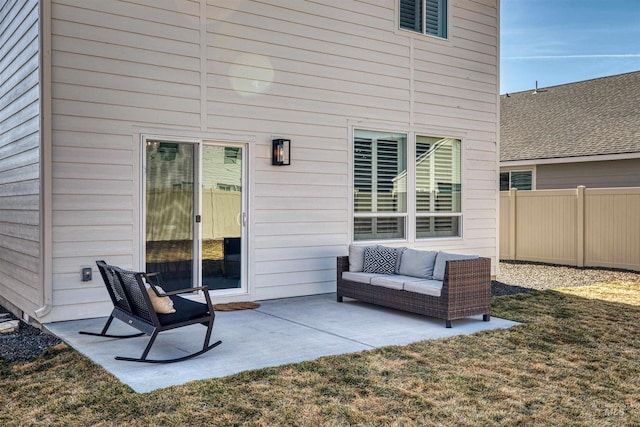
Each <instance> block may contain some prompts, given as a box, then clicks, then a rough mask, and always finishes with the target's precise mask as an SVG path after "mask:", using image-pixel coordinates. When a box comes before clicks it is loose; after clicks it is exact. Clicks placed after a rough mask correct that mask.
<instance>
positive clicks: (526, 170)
mask: <svg viewBox="0 0 640 427" xmlns="http://www.w3.org/2000/svg"><path fill="white" fill-rule="evenodd" d="M512 172H531V190H535V189H536V170H535V168H513V169H511V168H510V169H501V170H500V175H502V174H503V173H508V174H509V190H511V189H512V188H514V187H513V186H512V185H511V183H512V180H511V173H512ZM498 178H499V177H498ZM509 190H501V189H500V181H499V180H498V191H509ZM522 191H526V190H522Z"/></svg>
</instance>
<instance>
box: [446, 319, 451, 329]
mask: <svg viewBox="0 0 640 427" xmlns="http://www.w3.org/2000/svg"><path fill="white" fill-rule="evenodd" d="M444 324H445V326H446V327H447V328H450V327H451V320H445V321H444Z"/></svg>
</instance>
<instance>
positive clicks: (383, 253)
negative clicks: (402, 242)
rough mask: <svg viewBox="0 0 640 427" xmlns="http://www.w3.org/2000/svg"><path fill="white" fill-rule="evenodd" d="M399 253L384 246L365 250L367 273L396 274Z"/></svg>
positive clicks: (364, 268)
mask: <svg viewBox="0 0 640 427" xmlns="http://www.w3.org/2000/svg"><path fill="white" fill-rule="evenodd" d="M397 261H398V251H397V250H396V249H395V248H386V247H384V246H378V247H368V248H366V249H365V250H364V266H363V269H362V271H363V272H365V273H379V274H395V272H396V262H397Z"/></svg>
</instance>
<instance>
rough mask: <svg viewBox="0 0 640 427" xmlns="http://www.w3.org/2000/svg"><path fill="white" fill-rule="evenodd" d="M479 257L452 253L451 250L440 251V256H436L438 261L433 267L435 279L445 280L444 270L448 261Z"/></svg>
mask: <svg viewBox="0 0 640 427" xmlns="http://www.w3.org/2000/svg"><path fill="white" fill-rule="evenodd" d="M478 258H479V257H478V255H460V254H452V253H449V252H438V256H436V263H435V265H434V267H433V279H434V280H444V270H445V267H446V265H447V261H460V260H465V259H478Z"/></svg>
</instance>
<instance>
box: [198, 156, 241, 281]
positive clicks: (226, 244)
mask: <svg viewBox="0 0 640 427" xmlns="http://www.w3.org/2000/svg"><path fill="white" fill-rule="evenodd" d="M242 154H243V151H242V148H241V147H235V146H221V145H204V146H203V147H202V182H201V191H202V199H201V200H202V240H201V241H202V246H201V253H202V284H203V285H204V286H207V287H208V288H209V289H210V290H216V289H237V288H240V287H241V279H242V247H243V245H242V235H243V222H244V217H243V209H242V207H243V204H242V177H243V171H242V164H243V162H242V157H243V156H242Z"/></svg>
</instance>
